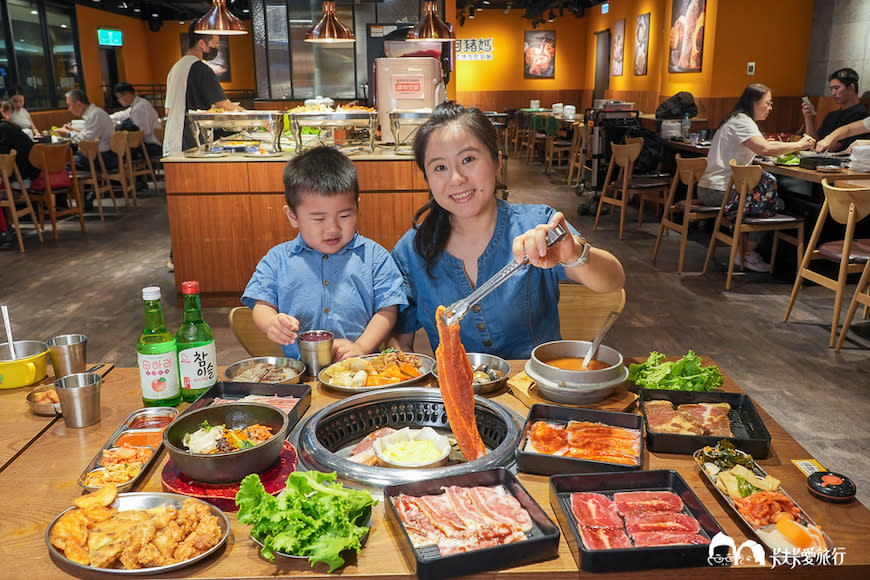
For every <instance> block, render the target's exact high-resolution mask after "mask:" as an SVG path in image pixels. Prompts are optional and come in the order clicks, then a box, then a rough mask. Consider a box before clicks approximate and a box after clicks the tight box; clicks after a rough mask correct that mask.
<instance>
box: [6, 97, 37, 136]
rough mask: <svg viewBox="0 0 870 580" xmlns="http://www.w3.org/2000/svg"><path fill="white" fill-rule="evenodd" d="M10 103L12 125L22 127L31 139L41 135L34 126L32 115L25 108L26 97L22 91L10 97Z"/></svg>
mask: <svg viewBox="0 0 870 580" xmlns="http://www.w3.org/2000/svg"><path fill="white" fill-rule="evenodd" d="M9 102H10V103H12V117H11V118H10V121H11V122H12V124H13V125H18V126H19V127H21V130H22V131H24V133H25V134H26V135H27V136H28V137H30V138H31V139H33V138H34V137H35V136H36V135H39V130H38V129H37V128H36V126H35V125H34V124H33V119H31V118H30V113H28V112H27V109H25V108H24V95H23V94H22V93H21V92H20V91H19V92H16V93H14V94H13V95H12V96H11V97H9Z"/></svg>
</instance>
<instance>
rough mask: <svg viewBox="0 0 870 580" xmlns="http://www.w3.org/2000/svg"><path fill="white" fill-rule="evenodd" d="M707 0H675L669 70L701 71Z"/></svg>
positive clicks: (676, 71) (673, 71)
mask: <svg viewBox="0 0 870 580" xmlns="http://www.w3.org/2000/svg"><path fill="white" fill-rule="evenodd" d="M706 6H707V0H673V6H672V10H671V34H670V44H669V48H670V55H669V57H668V72H672V73H681V72H701V61H702V60H703V56H704V19H705V16H706Z"/></svg>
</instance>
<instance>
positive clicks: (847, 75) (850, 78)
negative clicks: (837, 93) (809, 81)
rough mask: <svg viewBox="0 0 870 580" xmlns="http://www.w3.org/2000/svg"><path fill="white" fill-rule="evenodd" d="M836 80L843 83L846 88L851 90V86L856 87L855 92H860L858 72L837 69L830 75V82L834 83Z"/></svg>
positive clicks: (848, 69)
mask: <svg viewBox="0 0 870 580" xmlns="http://www.w3.org/2000/svg"><path fill="white" fill-rule="evenodd" d="M834 79H837V80H838V81H840V82H841V83H843V85H845V86H846V88H849V85H855V92H856V93H857V92H858V73H857V71H855V69H853V68H848V67H847V68H841V69H837V70H835V71H834V72H832V73H831V74H830V75H828V81H832V80H834Z"/></svg>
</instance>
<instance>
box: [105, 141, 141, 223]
mask: <svg viewBox="0 0 870 580" xmlns="http://www.w3.org/2000/svg"><path fill="white" fill-rule="evenodd" d="M109 147H110V148H111V149H112V151H113V152H114V153H115V155H117V156H118V167H116V168H115V169H113V170H111V171H106V179H107V180H108V181H109V183H117V184H118V189H119V190H120V192H121V194H122V195H123V196H124V205H126V206H127V207H130V199H131V198H132V199H133V207H136V206H137V205H138V204H137V203H136V180H135V179H131V178H132V175H133V168H132V165H131V163H130V148H129V147H128V146H127V131H115V134H114V135H112V141H111V142H110V143H109ZM113 187H114V185H113Z"/></svg>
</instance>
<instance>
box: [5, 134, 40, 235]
mask: <svg viewBox="0 0 870 580" xmlns="http://www.w3.org/2000/svg"><path fill="white" fill-rule="evenodd" d="M17 156H18V152H17V151H16V150H15V149H12V150H11V151H10V152H9V153H0V178H2V181H0V211H3V210H2V208H4V207H5V208H7V209H8V210H9V218H10V220H11V221H12V227H14V228H15V235H16V236H17V237H18V248H19V249H20V250H21V251H22V252H24V240H23V239H22V237H21V224H20V222H19V220H18V218H20V217H23V216H26V215H29V216H30V219H32V220H33V225H34V226H35V227H36V235H37V236H39V242H40V243H44V242H45V240H43V239H42V230H41V229H40V228H39V226H38V225H36V213H35V212H34V211H33V204H32V203H31V201H30V195H28V193H27V188H26V187H25V186H24V180H23V179H21V173H20V172H19V171H18V166H17V165H16V164H15V158H16V157H17ZM13 176H14V177H15V183H16V184H17V185H18V187H17V188H15V189H13V188H12V177H13ZM19 206H23V207H19Z"/></svg>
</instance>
